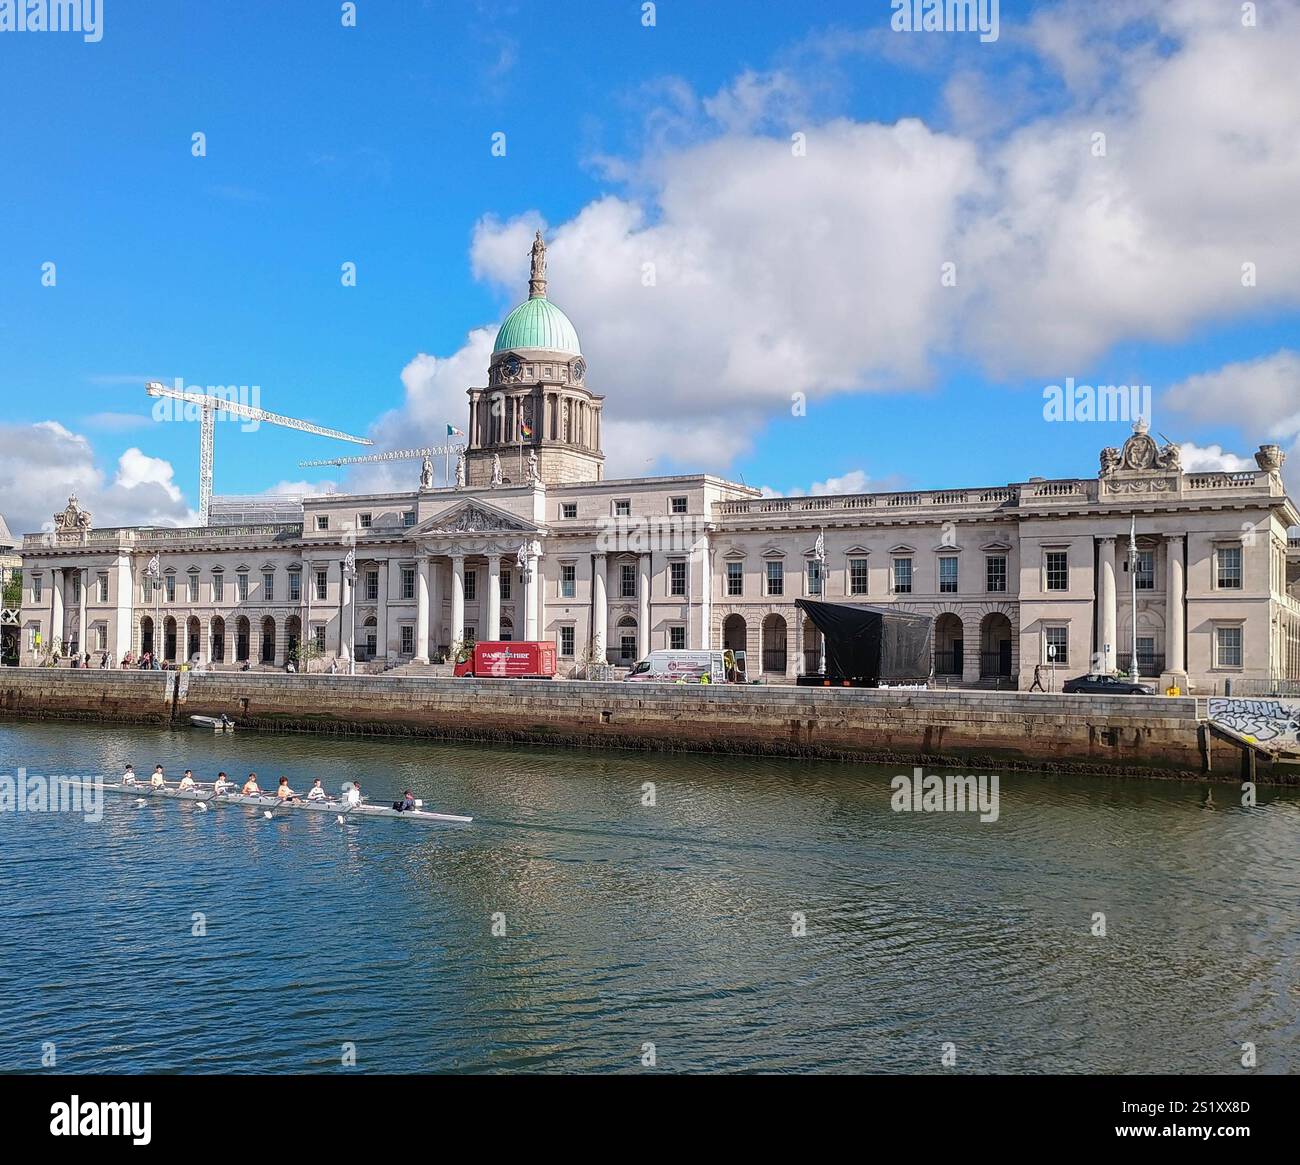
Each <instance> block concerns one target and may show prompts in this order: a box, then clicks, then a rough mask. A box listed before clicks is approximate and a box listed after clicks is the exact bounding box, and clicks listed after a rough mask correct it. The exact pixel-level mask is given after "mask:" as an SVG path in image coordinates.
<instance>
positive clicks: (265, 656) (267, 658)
mask: <svg viewBox="0 0 1300 1165" xmlns="http://www.w3.org/2000/svg"><path fill="white" fill-rule="evenodd" d="M259 631H260V634H259V636H258V651H257V661H258V663H263V664H274V663H275V649H276V635H275V619H273V618H272V617H271V616H270V615H267V616H266V618H265V619H263V620H262V623H261V626H260V627H259Z"/></svg>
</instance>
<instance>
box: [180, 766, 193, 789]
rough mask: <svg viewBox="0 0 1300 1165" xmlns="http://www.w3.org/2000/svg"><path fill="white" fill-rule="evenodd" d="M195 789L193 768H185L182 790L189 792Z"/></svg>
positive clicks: (181, 784)
mask: <svg viewBox="0 0 1300 1165" xmlns="http://www.w3.org/2000/svg"><path fill="white" fill-rule="evenodd" d="M193 789H194V773H193V771H192V770H191V769H186V770H185V775H184V776H183V777H181V783H180V790H181V792H182V793H189V792H191V791H193Z"/></svg>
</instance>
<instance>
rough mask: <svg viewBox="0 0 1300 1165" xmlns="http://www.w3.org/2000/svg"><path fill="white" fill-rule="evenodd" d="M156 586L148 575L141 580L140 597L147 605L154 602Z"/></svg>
mask: <svg viewBox="0 0 1300 1165" xmlns="http://www.w3.org/2000/svg"><path fill="white" fill-rule="evenodd" d="M155 585H156V584H155V581H154V580H153V579H151V578H150V577H149V576H148V575H146V576H145V577H144V578H142V579H141V580H140V595H141V597H142V599H143V601H144V602H146V603H152V602H153V591H154V586H155ZM39 597H40V596H39V595H38V596H37V598H39Z"/></svg>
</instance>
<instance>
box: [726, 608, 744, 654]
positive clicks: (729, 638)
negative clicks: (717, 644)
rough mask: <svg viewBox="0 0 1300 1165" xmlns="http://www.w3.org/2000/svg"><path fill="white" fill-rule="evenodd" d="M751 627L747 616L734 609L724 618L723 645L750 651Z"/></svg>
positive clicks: (732, 648) (732, 649) (729, 648)
mask: <svg viewBox="0 0 1300 1165" xmlns="http://www.w3.org/2000/svg"><path fill="white" fill-rule="evenodd" d="M748 637H749V628H748V626H746V624H745V616H744V615H738V614H736V613H735V612H734V611H733V612H732V613H731V614H730V615H728V616H727V617H726V618H725V619H723V620H722V646H723V647H724V648H727V649H728V650H730V651H748V650H749V648H748V642H749V638H748Z"/></svg>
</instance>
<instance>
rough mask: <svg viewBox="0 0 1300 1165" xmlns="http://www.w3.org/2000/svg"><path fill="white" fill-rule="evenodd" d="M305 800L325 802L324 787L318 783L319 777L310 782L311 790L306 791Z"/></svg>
mask: <svg viewBox="0 0 1300 1165" xmlns="http://www.w3.org/2000/svg"><path fill="white" fill-rule="evenodd" d="M307 800H308V801H324V800H326V796H325V786H324V785H322V784H321V783H320V777H317V778H316V780H315V781H314V782H312V786H311V788H310V789H308V790H307Z"/></svg>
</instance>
